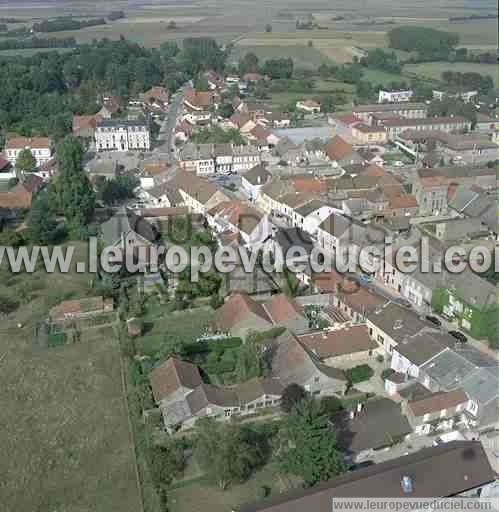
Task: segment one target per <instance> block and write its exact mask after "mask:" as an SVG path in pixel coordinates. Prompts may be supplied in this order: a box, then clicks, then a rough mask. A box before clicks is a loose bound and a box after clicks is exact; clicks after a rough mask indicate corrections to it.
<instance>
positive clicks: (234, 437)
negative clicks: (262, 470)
mask: <svg viewBox="0 0 499 512" xmlns="http://www.w3.org/2000/svg"><path fill="white" fill-rule="evenodd" d="M196 429H197V439H196V444H195V447H194V456H195V457H196V460H197V462H198V464H199V466H200V467H201V469H203V470H204V471H205V472H206V475H207V476H208V477H209V478H210V479H212V480H213V481H214V482H215V483H216V484H217V485H218V486H219V487H220V489H222V490H225V489H227V487H228V486H229V485H230V484H231V483H234V482H240V481H243V480H245V479H247V478H248V477H249V476H250V475H251V473H252V472H253V471H254V470H255V469H256V468H257V467H259V466H260V465H262V464H263V462H264V461H265V459H266V455H267V449H266V441H265V439H264V438H263V436H261V435H259V434H258V433H257V432H255V431H253V430H251V429H250V428H248V427H238V426H236V425H230V424H227V423H222V422H219V421H217V420H216V419H213V418H202V419H199V420H198V421H197V422H196Z"/></svg>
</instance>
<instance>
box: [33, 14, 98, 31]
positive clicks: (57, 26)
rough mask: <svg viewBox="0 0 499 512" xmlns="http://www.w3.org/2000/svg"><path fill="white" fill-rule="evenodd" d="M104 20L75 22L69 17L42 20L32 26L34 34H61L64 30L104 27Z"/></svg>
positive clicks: (94, 19)
mask: <svg viewBox="0 0 499 512" xmlns="http://www.w3.org/2000/svg"><path fill="white" fill-rule="evenodd" d="M105 24H106V20H105V19H104V18H92V19H89V20H76V19H74V18H71V17H63V18H55V19H53V20H43V21H40V22H38V23H34V24H33V30H34V31H35V32H63V31H65V30H80V29H82V28H87V27H95V26H97V25H105Z"/></svg>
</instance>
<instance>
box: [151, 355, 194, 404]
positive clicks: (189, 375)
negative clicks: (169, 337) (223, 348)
mask: <svg viewBox="0 0 499 512" xmlns="http://www.w3.org/2000/svg"><path fill="white" fill-rule="evenodd" d="M149 379H150V381H151V388H152V393H153V395H154V399H155V400H156V402H159V401H161V400H163V399H164V398H166V397H168V396H169V395H171V394H172V393H174V392H175V391H177V389H179V388H181V387H183V388H187V389H195V388H196V387H197V386H199V385H201V384H202V383H203V380H202V379H201V375H200V374H199V370H198V368H197V366H196V365H194V364H192V363H188V362H186V361H182V360H180V359H177V358H176V357H170V358H169V359H167V360H166V361H165V362H164V363H162V364H161V365H160V366H158V367H157V368H155V369H154V370H153V371H152V372H151V373H150V376H149Z"/></svg>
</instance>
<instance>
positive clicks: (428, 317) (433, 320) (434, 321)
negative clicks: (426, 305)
mask: <svg viewBox="0 0 499 512" xmlns="http://www.w3.org/2000/svg"><path fill="white" fill-rule="evenodd" d="M425 318H426V320H428V322H431V323H432V324H433V325H436V326H437V327H441V326H442V322H441V321H440V319H439V318H437V317H436V316H432V315H426V316H425Z"/></svg>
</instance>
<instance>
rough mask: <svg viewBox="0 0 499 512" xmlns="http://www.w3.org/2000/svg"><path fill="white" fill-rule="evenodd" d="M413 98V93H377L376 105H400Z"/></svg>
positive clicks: (408, 91) (410, 91) (407, 91)
mask: <svg viewBox="0 0 499 512" xmlns="http://www.w3.org/2000/svg"><path fill="white" fill-rule="evenodd" d="M413 96H414V91H412V90H410V89H409V90H406V91H383V90H381V91H379V95H378V103H401V102H404V101H410V100H411V98H412V97H413Z"/></svg>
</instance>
